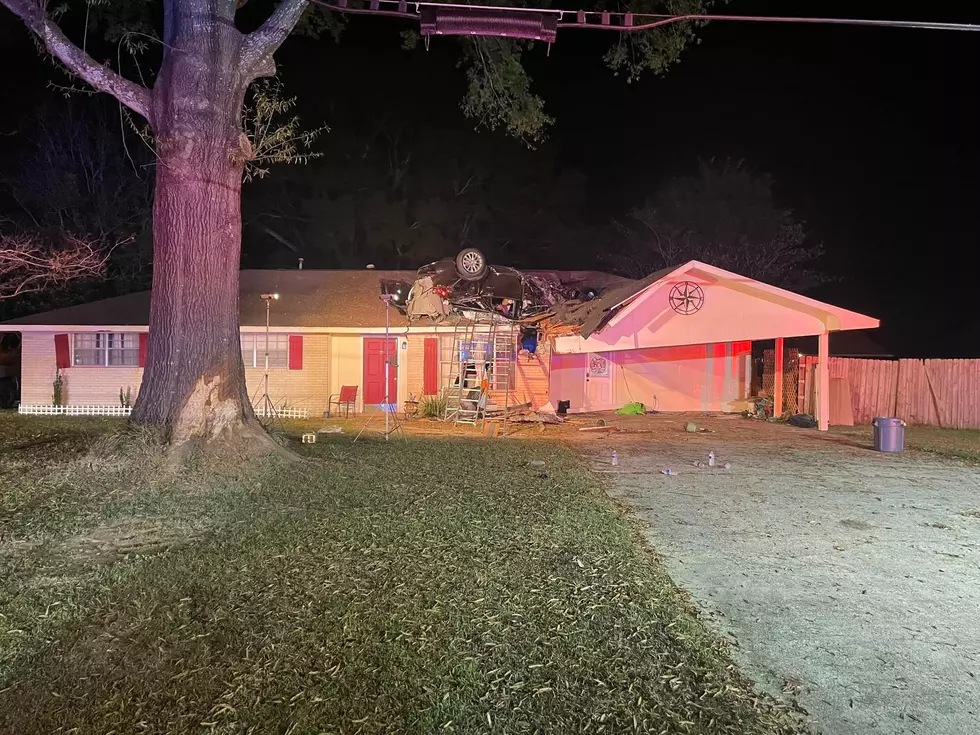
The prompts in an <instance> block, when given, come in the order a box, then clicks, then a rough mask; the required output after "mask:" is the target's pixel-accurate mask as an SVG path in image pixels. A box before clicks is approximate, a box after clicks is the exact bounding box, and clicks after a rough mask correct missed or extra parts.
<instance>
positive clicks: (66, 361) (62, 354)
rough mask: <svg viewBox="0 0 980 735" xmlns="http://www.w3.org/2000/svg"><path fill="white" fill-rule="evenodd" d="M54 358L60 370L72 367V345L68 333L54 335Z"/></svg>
mask: <svg viewBox="0 0 980 735" xmlns="http://www.w3.org/2000/svg"><path fill="white" fill-rule="evenodd" d="M54 359H55V363H56V365H57V366H58V369H59V370H64V369H65V368H70V367H71V347H69V346H68V335H67V334H56V335H55V336H54Z"/></svg>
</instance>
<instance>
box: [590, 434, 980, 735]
mask: <svg viewBox="0 0 980 735" xmlns="http://www.w3.org/2000/svg"><path fill="white" fill-rule="evenodd" d="M617 418H618V417H617ZM688 420H693V421H697V422H698V424H699V425H703V426H705V427H707V428H709V429H711V431H710V433H702V434H688V433H686V432H684V430H683V428H684V425H685V424H686V423H687V421H688ZM628 426H629V428H630V430H631V431H639V432H643V433H629V434H619V435H595V434H591V435H587V436H586V435H582V436H580V437H578V439H579V441H578V446H579V448H580V450H581V451H582V452H583V454H585V455H586V456H587V457H588V458H589V459H590V461H591V464H592V466H593V467H594V469H596V470H597V471H598V472H601V473H603V476H604V477H606V478H608V480H609V482H608V490H609V493H610V494H611V495H612V496H613V497H614V498H616V499H617V500H619V501H621V502H622V503H623V504H624V505H625V506H626V507H627V508H628V509H629V510H630V512H631V513H632V514H634V515H635V517H636V518H638V519H640V520H641V521H643V527H644V529H645V532H646V534H647V535H648V537H649V539H650V543H651V544H652V545H653V546H654V547H655V548H656V550H657V551H658V552H659V553H660V554H662V556H663V557H664V559H665V561H666V564H667V568H668V570H669V571H670V573H671V575H672V576H673V578H674V580H675V581H676V583H677V584H678V585H679V586H681V587H684V588H686V589H687V590H689V591H690V592H691V594H692V595H693V597H694V598H695V599H696V600H697V601H698V602H699V604H701V606H702V607H703V608H704V609H705V610H706V611H707V612H708V613H709V615H710V616H711V617H713V619H714V624H715V625H716V626H717V628H718V629H719V630H720V631H721V632H723V633H725V634H727V635H729V636H730V637H731V638H732V640H733V642H734V643H735V644H736V646H737V648H736V651H735V654H736V657H737V658H738V660H739V662H740V663H741V665H742V666H743V667H744V668H745V669H746V671H747V672H748V673H749V674H750V675H751V676H753V677H755V678H756V679H757V681H758V682H759V683H760V685H762V686H763V687H764V688H765V689H767V690H769V691H771V692H773V693H777V694H778V693H783V694H784V695H786V696H790V697H795V698H796V699H797V701H798V702H799V704H800V705H801V706H802V707H803V708H805V709H806V710H807V711H808V712H809V713H810V715H811V716H812V717H813V721H814V729H815V731H816V732H817V733H822V734H824V735H850V734H851V733H853V734H854V735H858V734H861V735H864V734H865V733H896V734H898V733H902V734H906V733H908V734H910V735H911V734H913V733H914V734H915V735H940V734H942V735H947V734H952V733H968V732H977V724H976V723H977V717H978V715H980V682H978V681H977V679H976V677H977V676H980V662H978V658H980V626H978V625H977V624H976V620H977V610H978V609H980V468H976V467H970V466H966V465H963V464H960V463H957V462H953V461H949V460H944V459H941V458H938V457H934V456H931V455H927V454H924V453H919V452H906V453H904V454H902V455H884V454H880V453H876V452H873V451H871V450H870V449H869V448H868V447H867V446H866V445H865V443H864V441H863V440H861V439H855V438H854V437H853V436H851V437H848V436H844V435H834V434H833V433H830V434H824V435H821V434H819V433H817V432H816V431H813V430H803V429H793V428H791V427H786V426H777V425H769V424H762V423H757V422H752V421H748V420H745V419H740V418H700V417H698V418H688V417H672V418H668V417H665V416H657V417H643V418H638V419H631V420H629V424H628ZM614 450H615V451H616V452H617V453H618V454H619V457H620V460H619V465H618V466H616V467H612V466H611V464H610V457H611V455H612V452H613V451H614ZM709 450H714V451H715V452H716V453H717V455H718V462H719V464H723V463H724V462H725V461H730V462H731V464H732V468H731V470H730V471H726V470H725V469H723V468H716V469H714V470H711V469H708V468H704V469H700V468H697V467H695V466H694V462H695V461H705V462H706V461H707V455H708V452H709ZM665 467H669V468H670V469H671V470H672V471H674V472H676V473H677V475H676V476H665V475H663V474H661V471H662V470H663V469H664V468H665Z"/></svg>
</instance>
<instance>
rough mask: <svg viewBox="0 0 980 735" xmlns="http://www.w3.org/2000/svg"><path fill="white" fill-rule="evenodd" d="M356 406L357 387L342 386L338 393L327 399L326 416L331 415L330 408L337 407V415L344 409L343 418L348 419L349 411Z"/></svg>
mask: <svg viewBox="0 0 980 735" xmlns="http://www.w3.org/2000/svg"><path fill="white" fill-rule="evenodd" d="M356 404H357V386H356V385H344V386H341V388H340V393H334V394H333V395H332V396H330V398H328V399H327V416H331V415H332V414H333V411H332V410H331V409H332V406H334V405H336V406H337V413H340V409H341V408H343V409H344V418H349V417H350V411H351V409H352V408H354V407H355V405H356Z"/></svg>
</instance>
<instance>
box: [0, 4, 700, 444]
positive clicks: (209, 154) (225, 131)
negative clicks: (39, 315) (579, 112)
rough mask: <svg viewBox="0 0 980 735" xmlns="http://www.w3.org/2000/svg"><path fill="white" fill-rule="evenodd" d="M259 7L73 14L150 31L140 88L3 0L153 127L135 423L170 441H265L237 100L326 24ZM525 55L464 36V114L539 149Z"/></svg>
mask: <svg viewBox="0 0 980 735" xmlns="http://www.w3.org/2000/svg"><path fill="white" fill-rule="evenodd" d="M262 2H263V0H252V2H250V3H248V7H243V6H245V5H246V3H245V2H242V0H162V3H161V6H160V11H162V23H160V22H159V21H160V18H156V19H151V22H150V23H149V24H148V23H147V22H146V18H144V17H140V18H138V19H137V21H136V22H138V26H139V27H138V35H135V36H133V35H129V36H127V35H126V34H125V33H120V31H119V26H124V25H125V23H126V22H127V21H133V20H134V13H136V14H137V15H139V14H140V13H142V12H143V11H145V10H147V9H151V8H153V7H154V6H153V5H152V4H150V3H138V2H132V3H126V4H122V3H120V4H111V3H110V4H108V5H105V4H97V3H95V2H92V3H91V4H82V3H78V4H77V5H76V6H74V7H75V9H76V10H79V9H80V10H82V11H84V17H85V22H84V23H83V25H84V32H88V26H89V16H90V12H89V11H93V10H94V11H95V13H100V14H102V15H103V16H104V15H105V14H109V15H114V16H115V21H116V22H115V23H114V24H113V25H114V26H115V29H114V31H115V33H116V38H117V39H118V38H127V39H129V40H130V41H131V40H132V39H133V38H144V37H146V36H147V35H149V36H151V37H152V36H154V35H155V34H158V37H157V38H156V39H155V40H157V41H159V48H160V54H159V58H160V63H159V67H158V68H157V69H156V70H155V73H154V74H153V75H152V76H149V77H147V76H146V75H145V74H143V75H142V76H141V77H140V78H141V82H139V83H138V82H136V81H133V80H132V79H130V78H128V77H127V76H125V75H124V74H123V70H122V69H113V68H111V67H110V66H109V65H107V64H104V63H101V62H100V61H99V60H97V59H96V58H93V56H91V55H90V54H89V53H87V52H86V51H85V50H84V48H85V45H84V44H77V43H75V42H73V40H72V39H71V38H69V35H68V34H67V33H66V31H65V30H64V29H63V27H62V25H59V22H58V21H60V20H61V18H60V16H59V18H58V19H56V18H55V17H53V16H52V14H51V13H50V12H49V10H48V6H47V4H46V3H45V2H43V0H0V4H3V5H5V6H6V7H7V8H9V9H10V10H11V11H13V12H14V13H15V14H16V15H17V16H18V17H19V18H20V19H21V20H22V21H23V22H24V24H25V25H26V26H27V28H29V29H30V31H32V32H33V33H34V34H35V35H36V36H37V38H38V39H39V40H40V42H41V44H43V47H44V48H45V49H46V51H47V53H49V54H50V55H51V56H52V57H54V58H55V59H56V60H57V61H58V62H60V63H61V64H62V65H63V66H64V67H65V68H66V69H67V70H68V72H69V73H71V74H72V75H74V76H75V77H77V78H79V79H81V80H83V81H85V82H87V83H88V84H89V85H91V86H92V87H94V88H95V89H96V90H99V91H101V92H105V93H107V94H110V95H112V96H113V97H115V98H116V99H117V100H119V102H121V103H122V104H123V105H125V106H126V107H128V108H129V109H130V110H132V111H133V112H135V113H136V114H138V115H139V116H141V117H142V118H143V119H144V120H145V121H146V122H147V123H148V124H149V128H150V130H151V131H152V136H153V140H154V146H155V153H156V163H157V165H156V183H155V189H154V192H155V193H154V207H153V250H154V252H153V285H152V301H151V308H150V325H149V326H150V339H149V350H148V357H147V365H146V370H145V372H144V374H143V383H142V386H141V389H140V393H139V398H138V400H137V402H136V405H135V407H134V410H133V420H134V421H136V422H140V423H146V424H155V425H159V426H162V427H165V428H166V429H167V432H168V434H169V437H170V439H171V441H173V442H175V443H182V442H184V441H186V440H188V439H204V440H237V439H242V440H247V439H249V438H255V437H260V436H262V434H261V432H260V429H259V426H258V424H257V422H256V420H255V417H254V415H253V412H252V408H251V404H250V403H249V399H248V395H247V392H246V389H245V374H244V368H243V365H242V359H241V350H240V347H239V329H238V269H239V262H240V254H241V225H242V218H241V209H240V199H241V186H242V174H243V169H244V166H245V164H246V163H247V162H248V161H249V159H250V158H251V157H252V156H253V150H252V145H251V141H250V139H249V137H248V136H247V135H246V134H245V132H244V131H243V127H242V109H243V102H244V100H245V96H246V91H247V89H248V87H249V85H250V84H252V82H254V81H255V80H256V79H259V78H261V77H267V76H271V75H273V74H274V73H275V63H274V60H273V55H274V54H275V52H276V50H277V49H278V48H279V47H280V45H281V44H282V43H283V42H284V41H285V40H286V38H287V37H288V36H289V35H290V33H292V32H293V31H294V30H295V29H296V28H297V26H298V24H300V23H301V20H302V21H303V22H304V24H305V27H306V29H307V30H310V29H313V30H315V29H317V28H323V27H325V26H324V23H323V21H322V19H321V20H319V21H317V20H316V18H310V17H307V18H306V19H304V18H303V16H304V12H305V11H306V10H307V0H282V1H281V2H280V3H279V4H278V5H277V6H276V7H275V9H274V10H271V12H269V13H268V15H267V17H266V18H265V19H264V21H260V22H258V23H256V24H255V27H254V30H251V31H250V32H246V31H245V30H242V28H247V27H248V24H249V23H250V22H252V21H253V18H244V19H243V18H239V17H237V16H239V15H241V14H243V13H245V14H251V15H252V16H254V14H255V13H256V12H258V11H257V10H256V5H258V8H259V9H261V6H262ZM707 2H708V0H636V1H635V2H634V3H633V6H634V7H633V8H632V9H633V10H635V11H637V12H664V11H666V12H674V13H690V12H698V11H700V10H702V9H703V5H705V4H706V3H707ZM79 6H80V7H79ZM610 8H611V9H621V8H620V6H619V5H616V6H615V8H613V7H612V4H610ZM597 9H598V8H597ZM158 12H159V11H158ZM337 25H338V24H337V23H336V22H334V26H335V28H336V27H337ZM64 27H65V28H68V27H70V26H69V25H67V24H66V25H64ZM123 30H125V29H123ZM692 32H693V31H692V28H691V26H690V24H677V25H672V26H667V27H665V28H663V29H660V30H658V31H655V32H652V33H647V34H618V35H617V36H615V40H614V42H613V44H612V46H611V48H610V51H609V53H608V55H607V62H608V63H609V64H610V66H612V67H613V68H615V69H617V70H620V71H622V72H623V73H624V74H626V75H627V76H629V77H632V76H635V75H636V74H637V73H639V72H640V71H642V70H644V69H652V70H654V71H662V70H663V69H665V68H666V67H667V66H668V65H669V64H670V63H672V62H673V61H675V60H676V59H677V57H678V55H679V54H680V52H681V50H682V49H683V48H684V46H685V44H686V43H687V42H688V41H689V40H690V38H691V35H692ZM611 38H613V37H611ZM529 48H530V46H529V44H526V43H521V42H517V41H511V40H504V39H497V38H466V39H463V40H462V41H461V49H462V54H463V57H464V59H465V60H466V62H467V64H468V72H467V78H468V81H469V90H468V92H467V95H466V98H465V99H464V101H463V105H462V107H463V110H464V112H465V113H466V114H468V115H470V116H471V117H474V118H476V119H477V120H480V121H481V122H482V123H483V124H484V125H488V126H490V127H494V126H498V125H499V126H501V127H503V128H505V129H506V130H508V132H510V133H511V134H513V135H515V136H518V137H521V138H523V139H525V140H534V139H536V138H539V137H540V136H541V134H542V131H543V129H544V128H545V127H546V126H547V125H548V124H549V122H550V120H549V118H548V116H547V115H546V114H545V112H544V105H543V102H542V101H541V100H540V99H539V98H538V97H537V96H536V95H534V94H533V93H532V91H531V87H530V82H529V80H528V77H527V75H526V73H525V72H524V69H523V66H522V64H521V57H522V54H523V53H525V52H527V51H528V49H529ZM140 71H141V72H142V71H143V70H142V69H141V70H140ZM130 76H133V75H130ZM147 78H149V80H150V81H149V82H147V83H143V80H144V79H147Z"/></svg>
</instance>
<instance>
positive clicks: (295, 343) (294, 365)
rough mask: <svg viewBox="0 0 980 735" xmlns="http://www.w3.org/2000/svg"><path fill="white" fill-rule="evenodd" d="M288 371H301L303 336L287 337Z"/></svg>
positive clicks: (292, 335)
mask: <svg viewBox="0 0 980 735" xmlns="http://www.w3.org/2000/svg"><path fill="white" fill-rule="evenodd" d="M289 369H290V370H302V369H303V335H302V334H291V335H289Z"/></svg>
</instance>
